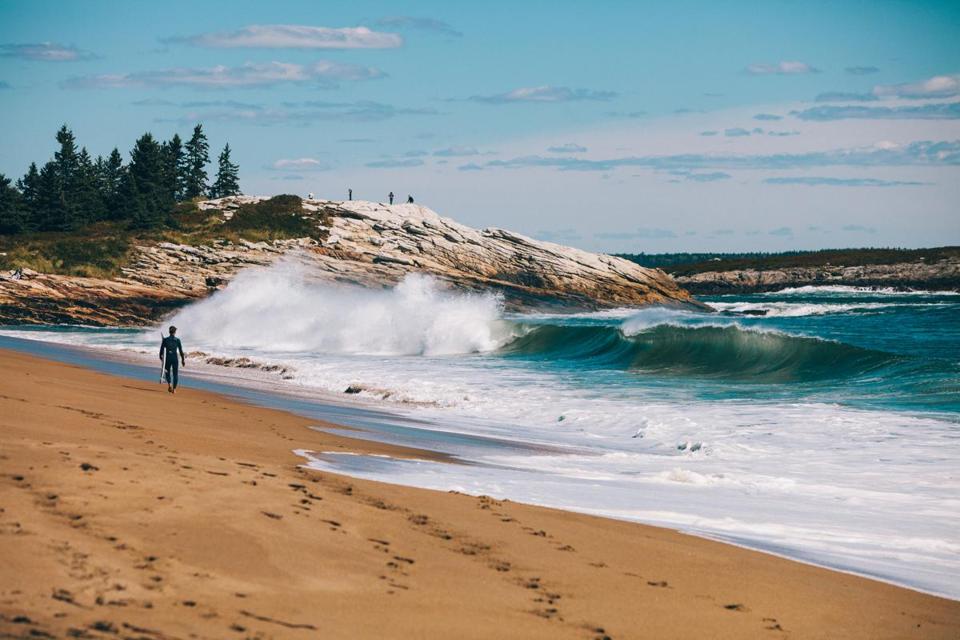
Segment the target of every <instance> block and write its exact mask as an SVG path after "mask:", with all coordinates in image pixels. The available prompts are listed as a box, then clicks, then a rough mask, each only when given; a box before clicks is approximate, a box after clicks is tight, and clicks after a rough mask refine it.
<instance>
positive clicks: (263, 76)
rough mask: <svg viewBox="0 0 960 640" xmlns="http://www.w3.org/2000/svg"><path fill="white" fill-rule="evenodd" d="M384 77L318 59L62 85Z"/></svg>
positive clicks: (208, 85)
mask: <svg viewBox="0 0 960 640" xmlns="http://www.w3.org/2000/svg"><path fill="white" fill-rule="evenodd" d="M383 75H384V74H383V73H382V72H381V71H379V70H378V69H374V68H372V67H363V66H360V65H355V64H345V63H340V62H329V61H326V60H320V61H318V62H313V63H310V64H306V65H302V64H295V63H292V62H259V63H252V62H248V63H246V64H243V65H240V66H238V67H227V66H223V65H218V66H216V67H208V68H200V69H190V68H186V67H177V68H173V69H161V70H158V71H137V72H134V73H121V74H103V75H94V76H82V77H79V78H71V79H69V80H66V81H65V82H63V83H62V86H63V87H65V88H68V89H113V88H124V87H195V88H202V89H212V88H234V87H267V86H271V85H276V84H281V83H287V82H291V83H301V82H310V81H313V82H318V83H321V84H328V85H329V84H335V83H336V82H337V81H339V80H367V79H371V78H379V77H382V76H383Z"/></svg>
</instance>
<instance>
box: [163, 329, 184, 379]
mask: <svg viewBox="0 0 960 640" xmlns="http://www.w3.org/2000/svg"><path fill="white" fill-rule="evenodd" d="M178 353H179V354H180V363H179V364H180V365H182V366H184V367H185V366H187V360H186V358H185V357H184V355H183V345H182V344H180V338H178V337H177V328H176V327H170V335H168V336H167V337H166V338H164V339H163V340H161V341H160V360H162V361H163V372H164V377H165V378H166V379H167V391H169V392H170V393H176V392H177V383H178V382H179V378H180V376H179V373H180V372H179V369H180V367H179V366H178V363H177V354H178Z"/></svg>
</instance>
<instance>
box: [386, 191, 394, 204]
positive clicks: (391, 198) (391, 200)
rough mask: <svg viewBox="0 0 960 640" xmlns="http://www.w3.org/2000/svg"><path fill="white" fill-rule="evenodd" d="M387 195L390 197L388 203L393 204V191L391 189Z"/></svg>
mask: <svg viewBox="0 0 960 640" xmlns="http://www.w3.org/2000/svg"><path fill="white" fill-rule="evenodd" d="M387 197H388V198H390V204H393V191H391V192H390V195H388V196H387Z"/></svg>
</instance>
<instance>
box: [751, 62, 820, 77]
mask: <svg viewBox="0 0 960 640" xmlns="http://www.w3.org/2000/svg"><path fill="white" fill-rule="evenodd" d="M746 72H747V73H749V74H750V75H753V76H769V75H780V76H793V75H800V74H804V73H819V72H820V70H819V69H817V68H815V67H812V66H810V65H809V64H807V63H805V62H796V61H788V60H784V61H781V62H775V63H773V64H768V63H757V64H751V65H749V66H748V67H747V68H746Z"/></svg>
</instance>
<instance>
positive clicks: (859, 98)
mask: <svg viewBox="0 0 960 640" xmlns="http://www.w3.org/2000/svg"><path fill="white" fill-rule="evenodd" d="M814 100H815V101H816V102H873V101H875V100H878V98H877V96H875V95H873V94H872V93H850V92H846V91H827V92H825V93H820V94H818V95H817V97H816V98H814Z"/></svg>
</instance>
